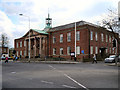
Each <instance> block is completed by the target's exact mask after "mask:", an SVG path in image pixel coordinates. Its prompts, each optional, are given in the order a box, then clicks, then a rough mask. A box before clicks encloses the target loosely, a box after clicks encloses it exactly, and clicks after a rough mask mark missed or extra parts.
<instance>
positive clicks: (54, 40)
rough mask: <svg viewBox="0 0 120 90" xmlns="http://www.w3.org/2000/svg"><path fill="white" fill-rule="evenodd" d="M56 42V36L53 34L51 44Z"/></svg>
mask: <svg viewBox="0 0 120 90" xmlns="http://www.w3.org/2000/svg"><path fill="white" fill-rule="evenodd" d="M55 42H56V38H55V36H53V44H54V43H55Z"/></svg>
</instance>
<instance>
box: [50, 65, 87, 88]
mask: <svg viewBox="0 0 120 90" xmlns="http://www.w3.org/2000/svg"><path fill="white" fill-rule="evenodd" d="M48 66H49V67H51V68H52V69H56V68H54V67H53V66H52V65H48ZM57 71H58V72H61V73H63V72H62V71H60V70H57ZM63 74H64V73H63ZM64 76H66V77H67V78H69V79H70V80H72V81H73V82H75V83H76V84H78V85H79V86H81V87H83V88H84V89H86V90H89V89H88V88H86V87H85V86H83V85H82V84H80V83H79V82H77V81H76V80H74V79H73V78H71V77H70V76H68V75H67V74H64Z"/></svg>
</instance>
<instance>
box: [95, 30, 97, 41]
mask: <svg viewBox="0 0 120 90" xmlns="http://www.w3.org/2000/svg"><path fill="white" fill-rule="evenodd" d="M95 40H96V41H98V34H97V32H96V33H95Z"/></svg>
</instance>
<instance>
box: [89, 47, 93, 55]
mask: <svg viewBox="0 0 120 90" xmlns="http://www.w3.org/2000/svg"><path fill="white" fill-rule="evenodd" d="M90 54H93V46H91V47H90Z"/></svg>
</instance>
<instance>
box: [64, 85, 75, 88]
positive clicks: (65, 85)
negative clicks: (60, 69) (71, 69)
mask: <svg viewBox="0 0 120 90" xmlns="http://www.w3.org/2000/svg"><path fill="white" fill-rule="evenodd" d="M62 86H63V87H67V88H76V87H73V86H68V85H62Z"/></svg>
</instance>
